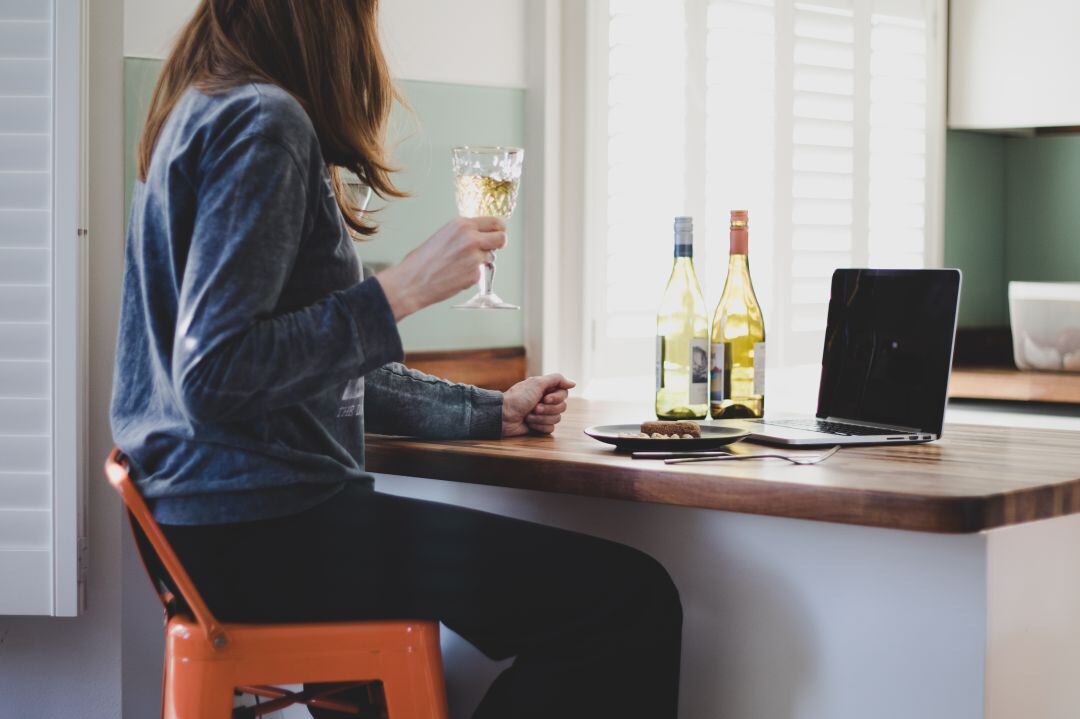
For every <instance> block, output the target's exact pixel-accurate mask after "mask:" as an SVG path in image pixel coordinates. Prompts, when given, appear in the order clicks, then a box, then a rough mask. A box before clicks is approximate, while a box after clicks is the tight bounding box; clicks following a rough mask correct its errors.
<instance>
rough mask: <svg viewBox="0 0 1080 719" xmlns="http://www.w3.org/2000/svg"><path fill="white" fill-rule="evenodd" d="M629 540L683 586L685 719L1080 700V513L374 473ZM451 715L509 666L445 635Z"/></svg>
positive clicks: (505, 511)
mask: <svg viewBox="0 0 1080 719" xmlns="http://www.w3.org/2000/svg"><path fill="white" fill-rule="evenodd" d="M376 488H377V489H378V490H379V491H382V492H387V493H391V494H398V495H402V496H411V497H420V498H424V499H430V500H435V501H441V502H447V503H451V504H458V505H462V506H468V507H473V508H476V509H481V510H485V511H491V512H495V513H498V514H502V515H507V516H514V517H519V518H522V519H528V520H532V521H537V522H542V523H544V524H549V525H553V526H559V527H563V528H566V529H571V530H576V531H582V532H588V533H591V534H596V535H599V536H603V537H607V538H610V539H613V540H617V541H620V542H624V543H626V544H630V545H632V546H635V547H637V548H639V549H641V550H644V551H646V552H648V553H649V554H651V555H653V556H654V557H656V558H657V559H659V560H660V561H661V562H662V563H663V564H664V565H665V566H666V567H667V568H668V570H669V571H670V572H671V575H672V577H673V578H674V580H675V583H676V584H677V585H678V587H679V590H680V592H681V594H682V599H683V607H684V614H685V624H684V631H683V642H684V646H683V662H682V692H681V706H680V713H679V716H680V719H718V718H719V717H723V718H724V719H789V718H790V719H868V718H869V717H873V719H913V718H915V717H918V718H919V719H937V718H940V719H976V718H979V717H989V718H991V719H1014V718H1016V717H1023V716H1030V717H1039V718H1040V719H1058V717H1060V718H1061V719H1065V717H1070V718H1072V717H1075V716H1076V711H1077V709H1076V708H1077V706H1080V682H1076V681H1074V679H1075V672H1076V669H1077V667H1080V562H1077V561H1075V557H1076V548H1077V547H1080V517H1077V516H1073V517H1066V518H1063V519H1056V520H1050V521H1046V522H1039V523H1033V524H1029V525H1021V526H1018V527H1013V528H1009V529H1004V530H997V531H995V532H990V533H985V534H978V535H935V534H923V533H915V532H902V531H895V530H885V529H876V528H867V527H855V526H846V525H838V524H828V523H823V522H810V521H805V520H795V519H782V518H774V517H764V516H753V515H742V514H732V513H727V512H717V511H712V510H697V509H686V508H679V507H669V506H659V505H650V504H635V503H631V502H621V501H611V500H603V499H594V498H586V497H574V496H565V495H555V494H548V493H541V492H532V491H526V490H516V489H506V488H498V487H483V486H478V485H464V484H457V483H452V482H443V481H438V480H425V479H417V478H411V477H398V476H390V475H379V476H378V478H377V483H376ZM444 652H445V661H446V671H447V681H448V687H449V691H450V701H451V714H452V716H453V717H454V718H455V719H465V718H466V717H468V716H469V715H470V714H471V711H472V709H473V707H474V706H475V705H476V703H477V702H478V701H479V698H480V696H482V694H483V692H484V690H485V689H486V687H487V685H488V683H489V682H490V680H491V679H492V678H493V677H494V675H495V674H496V673H497V672H498V669H499V665H497V664H495V663H493V662H491V661H489V660H487V659H486V658H485V657H483V656H482V655H481V654H480V653H479V652H477V651H476V650H475V649H473V648H472V647H471V646H470V645H468V644H467V643H466V642H464V641H463V640H461V639H460V638H458V637H456V636H454V635H452V633H450V632H446V633H445V635H444Z"/></svg>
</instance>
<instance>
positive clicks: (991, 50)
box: [948, 0, 1080, 130]
mask: <svg viewBox="0 0 1080 719" xmlns="http://www.w3.org/2000/svg"><path fill="white" fill-rule="evenodd" d="M949 6H950V7H949V112H948V123H949V127H950V128H954V129H969V130H992V129H1007V128H1032V127H1061V126H1073V125H1080V82H1077V69H1078V68H1080V42H1077V28H1080V3H1078V2H1076V0H1024V2H1018V1H1017V0H951V2H950V3H949Z"/></svg>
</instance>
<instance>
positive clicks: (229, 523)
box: [112, 0, 681, 719]
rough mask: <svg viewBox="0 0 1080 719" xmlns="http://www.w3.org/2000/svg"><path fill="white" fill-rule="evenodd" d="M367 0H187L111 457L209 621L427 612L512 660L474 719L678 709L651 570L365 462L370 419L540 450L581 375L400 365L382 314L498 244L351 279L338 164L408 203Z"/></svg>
mask: <svg viewBox="0 0 1080 719" xmlns="http://www.w3.org/2000/svg"><path fill="white" fill-rule="evenodd" d="M376 5H377V2H376V0H321V1H320V2H313V1H312V0H202V2H201V4H200V5H199V7H198V9H197V11H196V13H195V15H194V17H193V18H192V19H191V21H190V22H189V23H188V25H187V26H186V27H185V28H184V30H183V32H182V33H181V35H180V37H179V39H178V41H177V44H176V47H175V48H174V50H173V52H172V54H171V55H170V57H169V58H168V60H167V61H166V62H165V66H164V69H163V72H162V76H161V79H160V80H159V82H158V86H157V89H156V91H155V94H154V99H153V102H152V104H151V108H150V113H149V118H148V120H147V122H146V127H145V130H144V134H143V137H142V139H141V143H140V146H139V152H138V163H139V167H138V174H139V178H140V180H141V181H140V182H138V183H136V187H135V191H134V196H133V200H132V210H131V218H130V225H129V230H128V240H127V268H126V272H125V277H124V291H123V305H122V317H121V328H120V338H119V348H118V357H117V365H116V376H115V389H114V397H113V406H112V427H113V434H114V436H115V438H116V442H117V445H118V446H119V447H120V448H121V449H122V450H123V452H124V453H125V454H126V455H127V457H128V458H129V460H130V461H131V464H132V468H133V471H134V473H135V475H136V477H137V479H138V482H139V484H140V487H141V489H142V492H143V493H144V495H145V496H146V497H147V498H148V499H149V500H150V501H151V502H152V506H153V511H154V515H155V516H156V518H157V520H158V521H159V522H160V523H161V524H162V525H163V527H164V529H165V533H166V535H167V536H168V538H169V540H170V541H171V542H172V544H173V546H174V547H175V549H176V551H177V552H178V553H179V555H180V557H181V558H182V560H183V562H184V564H185V565H186V567H187V568H188V570H189V572H190V573H191V575H192V576H193V578H194V580H195V584H196V585H197V586H198V587H199V588H200V590H201V591H202V592H203V594H204V596H205V597H206V599H207V601H208V603H209V604H210V606H211V608H212V609H213V611H214V612H216V613H217V615H218V616H219V617H221V618H222V619H225V620H228V621H254V622H275V621H326V620H346V619H365V618H391V617H409V618H430V619H438V620H440V621H442V622H444V623H445V624H446V625H447V626H449V627H450V628H452V629H454V630H455V631H456V632H458V633H459V634H461V635H462V636H463V637H465V638H466V639H468V640H469V641H470V642H472V643H473V644H475V645H476V646H477V647H479V648H480V649H481V650H482V651H484V652H485V653H486V654H487V655H489V656H491V657H493V658H499V659H503V658H509V657H515V661H514V663H513V665H512V666H511V667H510V668H509V669H508V670H506V671H505V672H504V673H503V674H502V675H501V676H500V677H499V679H498V680H497V681H496V682H495V684H494V686H493V687H492V688H491V690H490V691H489V692H488V694H487V695H486V697H485V698H484V700H483V702H482V704H481V706H480V707H479V708H478V709H477V711H476V714H475V716H477V717H500V718H503V717H553V716H559V717H589V718H590V719H595V718H596V717H605V716H620V717H624V718H625V717H642V718H645V717H648V718H649V719H660V718H662V717H674V716H675V711H676V709H675V707H676V701H677V692H678V690H677V687H678V662H679V642H680V632H681V610H680V607H679V601H678V595H677V593H676V591H675V589H674V587H673V585H672V583H671V581H670V579H669V578H668V576H667V574H666V572H665V571H664V570H663V569H662V568H661V567H660V566H659V565H658V564H657V563H656V562H655V561H653V560H651V559H650V558H649V557H647V556H645V555H643V554H641V553H639V552H636V551H634V550H631V549H629V548H626V547H623V546H620V545H617V544H614V543H611V542H607V541H603V540H599V539H595V538H591V537H586V536H583V535H578V534H573V533H569V532H564V531H559V530H555V529H550V528H546V527H541V526H538V525H533V524H528V523H524V522H520V521H516V520H511V519H506V518H501V517H496V516H492V515H487V514H483V513H480V512H475V511H470V510H464V509H460V508H455V507H450V506H443V505H438V504H433V503H429V502H422V501H416V500H411V499H401V498H397V497H392V496H388V495H383V494H379V493H377V492H374V491H373V488H372V480H371V478H370V476H369V475H368V474H366V473H365V472H364V456H363V441H364V430H365V426H366V429H367V430H369V431H376V432H389V433H397V434H412V435H416V436H424V437H445V438H456V437H476V438H479V437H488V438H496V437H500V436H503V437H506V436H514V435H521V434H525V433H527V432H536V433H540V434H547V433H550V432H552V430H553V429H554V426H555V424H556V423H557V422H558V421H559V417H560V415H561V413H562V412H563V410H564V409H565V406H566V404H565V401H566V397H567V392H568V390H569V389H570V388H571V387H573V383H571V382H568V381H567V380H565V379H563V378H562V377H561V376H559V375H548V376H545V377H533V378H530V379H527V380H525V381H524V382H521V383H519V384H517V385H515V386H514V387H512V388H511V389H510V390H508V391H507V392H506V393H505V394H502V393H498V392H490V391H486V390H481V389H478V388H476V387H471V386H465V385H458V384H451V383H448V382H445V381H443V380H439V379H436V378H434V377H430V376H428V375H424V374H421V373H418V372H414V371H412V370H409V369H406V368H405V367H403V366H402V365H400V364H397V361H398V360H400V359H401V358H402V349H401V340H400V337H399V336H398V332H397V322H399V321H400V320H401V319H402V318H404V317H406V316H407V315H409V314H411V313H413V312H416V311H418V310H420V309H422V308H424V307H427V306H429V305H431V304H433V303H435V302H438V301H440V300H443V299H446V298H448V297H450V296H452V295H454V294H455V293H457V292H459V291H461V290H463V289H465V288H467V287H468V286H470V285H471V284H472V283H473V282H474V281H475V279H476V267H477V265H478V264H480V263H482V262H483V261H484V260H485V259H486V258H487V257H488V254H489V253H490V252H491V251H493V250H495V249H497V248H499V247H501V246H502V245H503V244H504V243H505V241H506V235H505V228H504V227H503V224H502V222H500V221H499V220H498V219H494V218H479V219H455V220H452V221H450V222H449V223H447V224H446V225H445V226H444V227H442V228H441V229H440V230H438V231H437V232H436V233H435V234H434V235H432V236H431V237H430V238H429V239H428V240H427V241H426V242H424V243H423V244H422V245H420V246H419V247H418V248H417V249H416V250H414V251H413V252H411V253H410V254H409V255H408V256H407V257H406V258H405V259H404V260H402V261H401V263H400V264H398V265H396V266H394V267H391V268H389V269H387V270H385V271H383V272H381V273H380V274H379V275H377V276H376V277H374V278H370V279H368V280H365V281H361V270H360V266H359V264H358V262H357V259H356V256H355V253H354V249H353V240H352V235H361V236H363V235H371V234H373V233H374V232H375V231H376V227H375V225H374V224H373V223H372V222H371V220H370V219H369V218H367V217H364V216H363V215H362V214H361V213H360V212H358V211H357V209H356V208H355V207H354V206H353V205H352V204H351V202H350V199H349V196H348V195H347V194H346V193H345V192H344V191H343V188H342V184H341V181H340V174H339V173H340V172H341V170H343V169H348V170H351V171H352V172H354V173H356V175H357V176H359V178H360V179H361V180H362V181H363V182H364V183H365V184H366V185H367V186H368V187H370V188H372V189H373V190H374V191H375V192H376V193H378V194H379V195H380V196H382V197H384V198H395V197H401V193H400V192H399V191H398V190H397V188H396V187H395V186H394V184H393V181H392V179H391V172H392V170H391V166H390V164H389V162H388V159H387V156H386V151H385V150H384V146H383V140H384V130H385V127H386V123H387V117H388V113H389V111H390V106H391V103H392V102H393V100H394V98H395V94H394V89H393V86H392V84H391V82H390V79H389V76H388V73H387V68H386V62H385V60H384V58H383V55H382V51H381V49H380V47H379V39H378V35H377V24H376V20H377V7H376ZM322 715H325V716H331V714H322ZM316 716H320V715H319V714H316Z"/></svg>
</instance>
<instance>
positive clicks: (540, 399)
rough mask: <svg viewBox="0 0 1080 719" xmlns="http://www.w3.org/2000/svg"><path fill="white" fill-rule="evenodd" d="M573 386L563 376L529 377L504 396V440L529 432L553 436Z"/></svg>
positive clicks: (507, 391)
mask: <svg viewBox="0 0 1080 719" xmlns="http://www.w3.org/2000/svg"><path fill="white" fill-rule="evenodd" d="M574 386H575V385H574V383H573V382H571V381H570V380H568V379H566V378H565V377H563V376H562V375H561V374H546V375H544V376H543V377H529V378H528V379H526V380H522V381H521V382H518V383H517V384H516V385H514V386H513V387H511V388H510V389H508V390H506V392H505V393H503V418H502V435H503V437H517V436H520V435H523V434H528V433H529V432H530V431H532V432H537V433H539V434H551V433H552V432H554V431H555V425H556V424H558V423H559V420H560V419H562V413H563V412H565V411H566V397H567V396H568V395H569V393H570V390H571V389H573V388H574Z"/></svg>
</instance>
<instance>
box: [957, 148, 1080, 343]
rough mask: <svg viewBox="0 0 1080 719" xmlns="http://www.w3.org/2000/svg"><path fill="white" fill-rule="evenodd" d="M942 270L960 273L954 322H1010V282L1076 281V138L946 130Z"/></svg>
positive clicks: (1079, 261)
mask: <svg viewBox="0 0 1080 719" xmlns="http://www.w3.org/2000/svg"><path fill="white" fill-rule="evenodd" d="M946 148H947V149H946V170H945V175H946V178H945V264H946V265H949V266H952V267H959V268H961V269H962V270H963V271H964V290H963V297H962V300H961V307H960V324H961V325H962V326H966V327H976V326H982V327H987V326H995V325H1007V324H1008V323H1009V308H1008V283H1009V281H1010V280H1027V281H1072V282H1076V281H1080V202H1078V201H1077V197H1080V136H1074V135H1064V136H1055V137H1007V136H1003V135H994V134H988V133H979V132H966V131H960V130H950V131H949V133H948V137H947V140H946Z"/></svg>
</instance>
